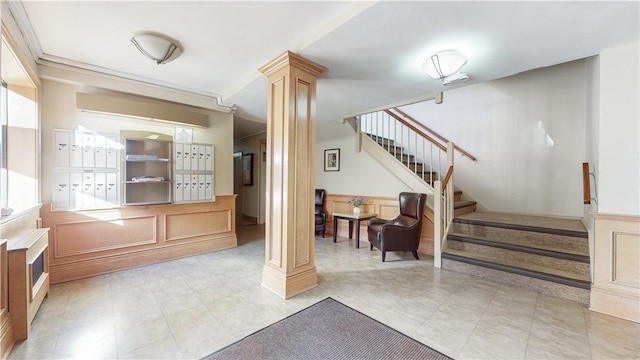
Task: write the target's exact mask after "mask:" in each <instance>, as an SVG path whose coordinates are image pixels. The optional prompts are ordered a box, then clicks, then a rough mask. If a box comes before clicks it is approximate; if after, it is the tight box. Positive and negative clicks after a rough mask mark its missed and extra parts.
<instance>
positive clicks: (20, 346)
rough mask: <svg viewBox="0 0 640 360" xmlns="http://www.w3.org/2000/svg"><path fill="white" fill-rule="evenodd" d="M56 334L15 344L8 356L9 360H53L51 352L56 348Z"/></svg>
mask: <svg viewBox="0 0 640 360" xmlns="http://www.w3.org/2000/svg"><path fill="white" fill-rule="evenodd" d="M57 340H58V334H57V333H55V334H51V335H49V336H44V337H38V338H37V339H36V338H34V339H28V340H25V341H20V342H17V343H16V344H15V346H14V347H13V350H11V353H10V354H9V357H8V358H9V359H11V360H14V359H15V360H18V359H24V360H31V359H53V358H54V357H53V352H54V350H55V348H56V342H57Z"/></svg>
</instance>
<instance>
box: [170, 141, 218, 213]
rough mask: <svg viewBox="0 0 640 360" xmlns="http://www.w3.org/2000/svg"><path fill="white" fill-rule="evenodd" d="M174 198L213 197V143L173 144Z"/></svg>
mask: <svg viewBox="0 0 640 360" xmlns="http://www.w3.org/2000/svg"><path fill="white" fill-rule="evenodd" d="M173 156H174V157H173V165H174V170H175V171H174V176H173V200H174V201H175V202H185V201H203V200H212V199H213V188H214V184H213V180H214V178H213V157H214V151H213V145H211V144H183V143H175V144H173Z"/></svg>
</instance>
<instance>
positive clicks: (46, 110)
mask: <svg viewBox="0 0 640 360" xmlns="http://www.w3.org/2000/svg"><path fill="white" fill-rule="evenodd" d="M86 90H87V89H86V88H85V87H80V86H75V85H71V84H67V83H62V82H57V81H49V80H43V81H42V91H41V93H42V101H41V118H42V133H41V135H42V164H43V165H42V184H43V186H42V202H43V203H49V202H51V200H52V190H53V185H52V184H53V158H52V156H53V149H54V147H53V143H52V133H53V130H54V129H68V130H84V131H95V132H99V133H105V134H116V135H119V134H120V130H141V131H152V132H157V133H162V134H167V135H171V136H173V135H174V133H175V126H176V125H174V124H168V123H161V122H156V121H150V120H142V119H134V118H129V117H122V116H116V115H105V114H97V113H91V112H83V111H80V110H78V109H76V92H78V91H80V92H84V91H86ZM176 106H180V105H176ZM191 109H192V110H193V108H191ZM202 112H204V113H207V114H209V117H210V118H209V124H210V126H209V127H208V128H194V129H193V141H194V142H197V143H208V144H214V147H215V169H214V171H215V175H214V176H215V180H214V181H215V189H214V190H215V194H216V195H229V194H233V158H232V155H233V154H232V137H233V136H232V134H233V115H232V114H225V113H221V112H217V111H213V110H205V109H202Z"/></svg>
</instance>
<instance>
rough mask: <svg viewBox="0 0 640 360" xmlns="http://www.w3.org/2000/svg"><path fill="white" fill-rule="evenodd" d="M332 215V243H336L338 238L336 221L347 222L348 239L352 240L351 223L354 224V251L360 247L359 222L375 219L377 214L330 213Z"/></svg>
mask: <svg viewBox="0 0 640 360" xmlns="http://www.w3.org/2000/svg"><path fill="white" fill-rule="evenodd" d="M331 215H333V242H336V237H337V236H338V235H337V233H338V219H342V220H347V221H348V222H349V239H352V238H353V223H355V224H356V249H358V248H359V247H360V220H368V219H371V218H374V217H376V216H377V215H378V214H374V213H359V214H346V213H332V214H331Z"/></svg>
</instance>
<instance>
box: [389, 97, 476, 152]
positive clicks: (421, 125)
mask: <svg viewBox="0 0 640 360" xmlns="http://www.w3.org/2000/svg"><path fill="white" fill-rule="evenodd" d="M392 110H393V111H395V112H397V113H398V114H400V116H403V117H405V118H406V119H408V120H409V121H411V122H412V123H413V124H415V125H416V126H417V127H420V128H422V129H423V131H421V132H422V133H424V134H425V135H426V132H428V133H431V134H432V135H433V137H435V138H436V139H438V140H440V141H439V142H438V143H440V144H447V143H448V142H449V140H447V139H446V138H445V137H443V136H442V135H440V134H438V133H437V132H435V131H433V130H432V129H430V128H429V127H427V126H425V125H424V124H422V123H421V122H419V121H417V120H416V119H415V118H413V117H411V115H409V114H407V113H405V112H404V111H402V110H400V109H398V108H397V107H394V108H392ZM386 111H387V113H388V114H390V115H391V114H392V112H391V111H389V110H386ZM392 116H394V118H395V119H396V120H398V121H400V122H402V123H403V124H405V125H407V126H410V125H409V122H408V121H407V120H406V119H403V118H401V117H400V116H396V115H395V114H394V115H392ZM429 138H430V137H429ZM434 141H435V140H434ZM453 148H454V149H456V150H458V151H459V152H460V153H461V154H462V155H464V156H466V157H468V158H469V159H471V160H473V161H477V159H476V157H475V156H473V155H471V154H470V153H468V152H467V151H465V150H463V149H461V148H460V147H459V146H457V145H454V146H453Z"/></svg>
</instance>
